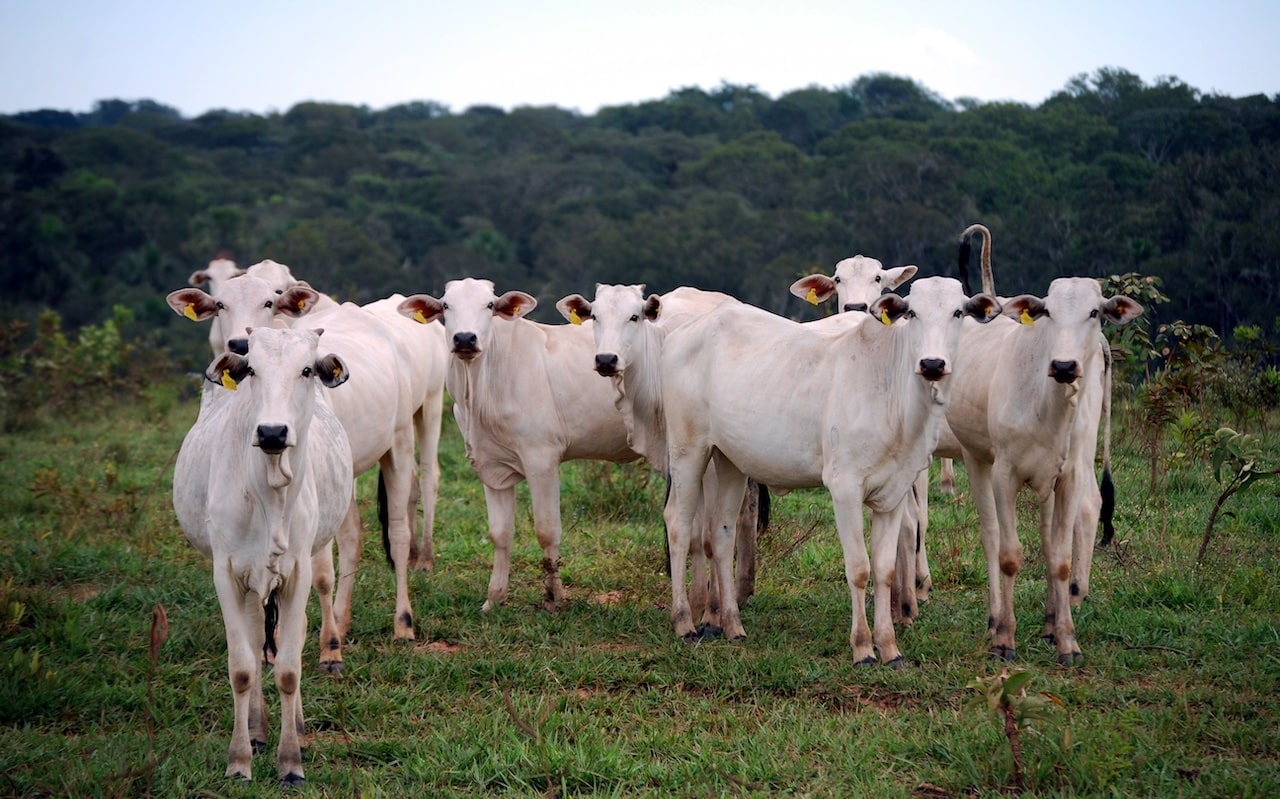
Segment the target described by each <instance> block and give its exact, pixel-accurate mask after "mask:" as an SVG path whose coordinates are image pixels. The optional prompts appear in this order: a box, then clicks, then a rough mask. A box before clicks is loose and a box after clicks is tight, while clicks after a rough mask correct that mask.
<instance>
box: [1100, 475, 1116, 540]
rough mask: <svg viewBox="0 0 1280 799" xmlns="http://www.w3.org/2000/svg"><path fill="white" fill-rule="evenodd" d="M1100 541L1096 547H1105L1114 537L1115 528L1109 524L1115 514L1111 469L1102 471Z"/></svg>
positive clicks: (1114, 489)
mask: <svg viewBox="0 0 1280 799" xmlns="http://www.w3.org/2000/svg"><path fill="white" fill-rule="evenodd" d="M1101 490H1102V540H1101V541H1099V542H1098V546H1103V547H1105V546H1106V545H1107V544H1110V543H1111V539H1112V538H1114V537H1115V534H1116V528H1115V527H1114V526H1112V524H1111V518H1112V517H1113V516H1114V515H1115V512H1116V486H1115V483H1113V482H1111V467H1109V466H1108V467H1106V468H1104V469H1103V470H1102V486H1101Z"/></svg>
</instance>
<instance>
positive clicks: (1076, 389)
mask: <svg viewBox="0 0 1280 799" xmlns="http://www.w3.org/2000/svg"><path fill="white" fill-rule="evenodd" d="M1049 328H1050V325H1043V326H1041V327H1040V328H1039V329H1037V328H1032V329H1031V330H1030V331H1027V332H1029V333H1031V337H1030V341H1029V343H1028V345H1029V346H1030V347H1031V350H1032V352H1044V351H1046V349H1047V348H1046V347H1044V346H1043V341H1044V340H1045V339H1047V338H1050V337H1051V331H1050V330H1049ZM1096 352H1097V348H1096V347H1095V348H1091V349H1089V350H1088V351H1087V354H1086V356H1085V360H1084V362H1083V363H1082V364H1081V374H1080V377H1078V378H1076V381H1075V382H1074V383H1069V384H1065V385H1064V384H1062V383H1059V382H1057V381H1056V380H1054V379H1053V378H1052V377H1050V376H1049V374H1048V370H1047V368H1044V364H1042V363H1040V362H1038V361H1033V362H1034V363H1036V370H1035V375H1034V380H1033V381H1032V382H1031V385H1030V390H1031V392H1032V396H1031V401H1032V403H1033V405H1032V407H1034V408H1035V411H1036V418H1037V419H1038V420H1039V421H1040V423H1041V424H1042V425H1044V427H1045V428H1047V429H1049V430H1051V431H1052V432H1053V453H1054V457H1055V459H1057V461H1058V464H1057V466H1058V471H1061V470H1062V469H1063V468H1064V467H1065V465H1066V461H1067V458H1068V456H1069V454H1070V452H1069V451H1070V442H1071V432H1072V430H1073V429H1074V427H1075V421H1076V413H1077V412H1078V411H1079V408H1080V398H1081V395H1082V393H1083V391H1084V389H1085V385H1084V381H1086V380H1087V379H1088V376H1089V371H1090V366H1091V364H1092V363H1093V358H1094V357H1095V355H1096Z"/></svg>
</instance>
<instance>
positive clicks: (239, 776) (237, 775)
mask: <svg viewBox="0 0 1280 799" xmlns="http://www.w3.org/2000/svg"><path fill="white" fill-rule="evenodd" d="M227 779H230V780H235V781H236V782H240V783H245V784H248V783H251V782H253V780H251V779H250V778H248V777H246V776H245V775H243V774H241V773H240V772H238V771H237V772H236V773H235V774H232V775H231V776H229V777H228V778H227Z"/></svg>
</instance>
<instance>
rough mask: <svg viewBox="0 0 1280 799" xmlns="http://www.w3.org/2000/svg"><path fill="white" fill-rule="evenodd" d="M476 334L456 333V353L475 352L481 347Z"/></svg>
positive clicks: (454, 344)
mask: <svg viewBox="0 0 1280 799" xmlns="http://www.w3.org/2000/svg"><path fill="white" fill-rule="evenodd" d="M479 341H480V340H479V339H478V338H476V334H475V333H454V334H453V349H454V350H455V351H464V352H474V351H475V350H476V348H477V346H478V345H479Z"/></svg>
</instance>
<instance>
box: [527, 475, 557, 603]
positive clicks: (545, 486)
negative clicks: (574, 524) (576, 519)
mask: <svg viewBox="0 0 1280 799" xmlns="http://www.w3.org/2000/svg"><path fill="white" fill-rule="evenodd" d="M525 479H526V480H528V482H529V504H530V505H532V506H533V531H534V533H535V534H536V535H537V537H538V546H540V547H542V578H543V586H542V607H543V609H545V610H559V608H560V605H561V603H563V602H564V585H563V583H561V582H560V536H561V534H562V530H563V528H562V527H561V525H560V464H559V463H558V462H554V461H553V465H552V467H551V468H550V469H548V470H545V471H541V472H533V471H531V472H530V474H528V475H526V477H525Z"/></svg>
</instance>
